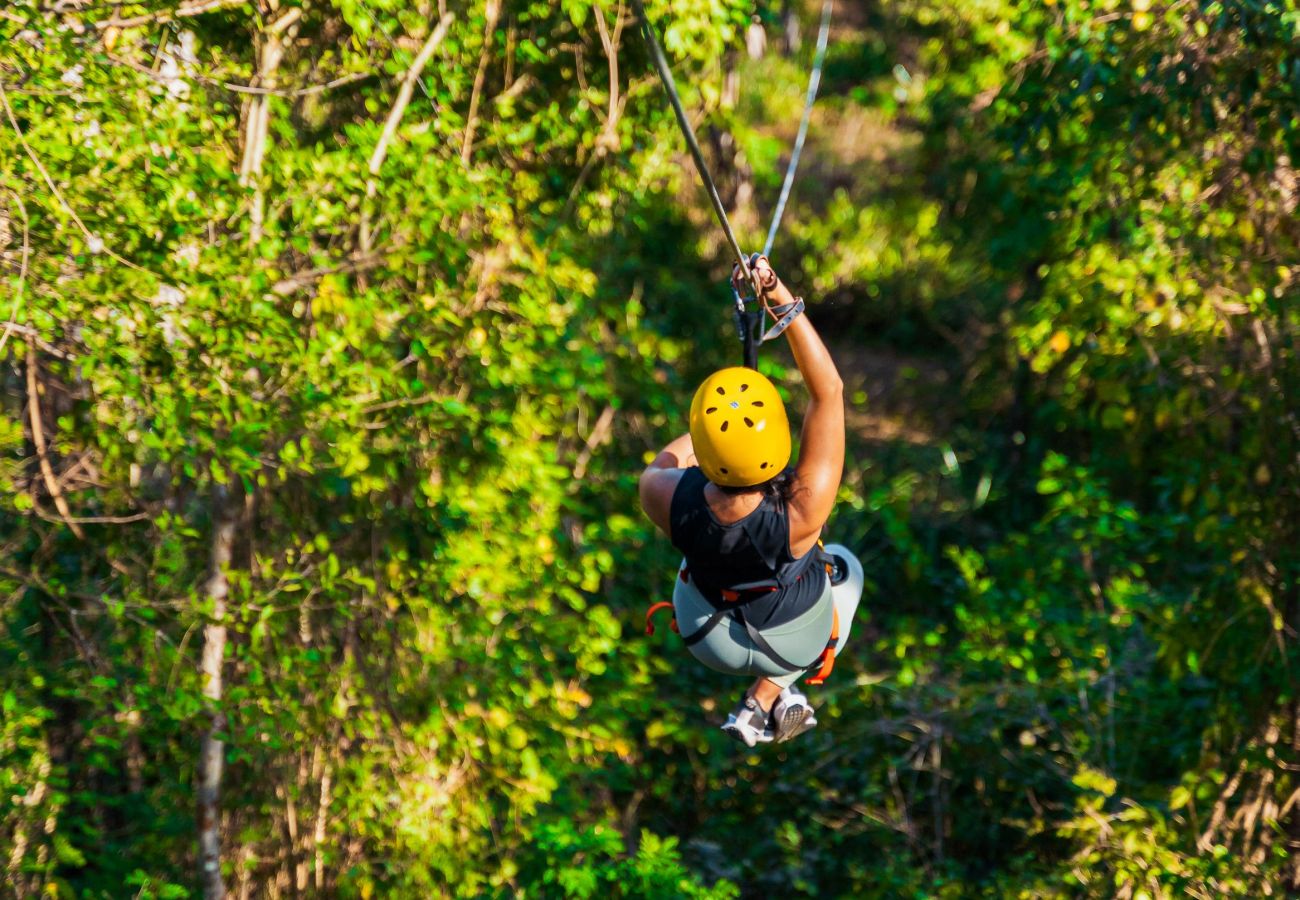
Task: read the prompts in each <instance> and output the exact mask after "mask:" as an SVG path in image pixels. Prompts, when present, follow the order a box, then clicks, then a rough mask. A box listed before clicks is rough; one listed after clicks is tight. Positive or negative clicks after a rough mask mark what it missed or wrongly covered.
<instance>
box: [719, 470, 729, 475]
mask: <svg viewBox="0 0 1300 900" xmlns="http://www.w3.org/2000/svg"><path fill="white" fill-rule="evenodd" d="M720 471H721V472H722V474H723V475H730V474H731V473H730V472H728V471H727V470H726V469H722V470H720Z"/></svg>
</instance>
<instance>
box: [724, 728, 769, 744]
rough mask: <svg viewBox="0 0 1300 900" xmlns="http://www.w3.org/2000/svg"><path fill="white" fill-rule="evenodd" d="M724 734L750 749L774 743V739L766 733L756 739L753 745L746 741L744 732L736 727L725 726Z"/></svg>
mask: <svg viewBox="0 0 1300 900" xmlns="http://www.w3.org/2000/svg"><path fill="white" fill-rule="evenodd" d="M722 732H723V734H725V735H727V736H728V737H731V738H735V739H736V740H737V741H739V742H740V743H742V744H744V745H745V746H746V747H750V748H753V747H757V746H758V745H759V744H767V743H771V741H772V738H771V737H770V736H768V735H766V733H764V734H760V735H759V736H758V737H756V738H754V743H752V744H751V743H750V742H749V741H747V740H745V734H744V732H743V731H742V730H741V729H740V728H739V727H737V726H735V725H723V726H722Z"/></svg>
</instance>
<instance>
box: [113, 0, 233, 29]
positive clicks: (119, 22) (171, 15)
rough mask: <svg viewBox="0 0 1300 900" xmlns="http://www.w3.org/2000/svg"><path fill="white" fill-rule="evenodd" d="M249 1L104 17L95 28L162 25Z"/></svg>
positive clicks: (204, 2)
mask: <svg viewBox="0 0 1300 900" xmlns="http://www.w3.org/2000/svg"><path fill="white" fill-rule="evenodd" d="M248 3H249V0H201V2H199V3H190V4H187V5H185V6H181V7H178V8H176V9H167V10H162V11H161V12H156V13H151V14H149V15H144V16H133V17H132V18H129V19H117V18H113V19H104V20H102V21H99V22H96V23H95V28H97V29H99V30H100V31H104V30H107V29H109V28H136V27H138V26H140V25H161V24H163V23H165V22H170V21H172V20H173V19H184V18H188V17H190V16H201V15H203V14H204V13H209V12H214V11H216V10H219V9H225V8H226V7H230V6H247V5H248Z"/></svg>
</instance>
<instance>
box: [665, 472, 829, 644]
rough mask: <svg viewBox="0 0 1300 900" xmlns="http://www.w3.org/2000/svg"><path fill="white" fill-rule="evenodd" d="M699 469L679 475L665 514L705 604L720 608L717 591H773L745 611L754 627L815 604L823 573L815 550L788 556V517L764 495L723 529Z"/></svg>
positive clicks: (796, 614)
mask: <svg viewBox="0 0 1300 900" xmlns="http://www.w3.org/2000/svg"><path fill="white" fill-rule="evenodd" d="M708 484H709V479H708V478H706V477H705V476H704V473H703V472H701V471H700V469H699V467H697V466H692V467H691V468H689V469H687V470H686V471H685V472H683V473H682V478H681V481H679V482H677V489H676V490H675V491H674V492H673V502H672V506H671V508H670V512H669V525H670V527H671V530H672V541H673V546H674V547H676V548H677V549H678V550H680V551H681V552H682V555H683V556H685V557H686V565H687V567H688V568H689V569H690V574H691V581H693V582H694V583H695V586H696V587H698V588H699V589H700V593H702V594H703V595H704V597H705V599H707V600H708V601H709V602H710V603H713V604H714V605H715V606H721V605H722V604H723V600H722V590H723V589H724V588H725V589H728V590H744V589H745V588H747V587H754V586H763V587H768V586H771V587H775V588H776V590H774V591H772V592H771V593H769V594H763V595H762V596H760V597H758V598H757V599H755V600H753V601H752V602H750V603H748V604H747V605H746V606H745V617H746V618H747V619H749V621H750V622H752V623H753V624H754V626H755V627H757V628H764V627H767V628H771V627H775V626H777V625H783V624H785V623H786V622H789V621H791V620H792V619H796V618H798V617H799V616H800V615H801V614H802V613H805V612H807V611H808V610H810V609H812V608H813V607H814V606H816V605H817V601H818V600H819V599H820V598H821V595H822V592H823V591H824V590H825V588H826V569H825V568H824V567H823V566H820V565H818V564H817V558H818V557H817V553H816V549H815V548H814V549H813V550H811V551H809V552H808V553H805V554H804V555H803V556H802V557H800V558H799V559H795V558H794V557H793V556H792V555H791V554H790V518H789V515H788V514H787V512H786V507H785V503H784V501H782V500H781V498H779V497H768V496H765V497H763V499H762V500H761V501H759V504H758V506H757V507H756V508H755V509H754V511H753V512H751V513H750V514H749V515H747V516H745V517H744V518H743V519H741V520H740V521H738V522H733V523H732V524H730V525H723V524H722V523H721V522H719V521H718V520H717V519H716V518H715V517H714V515H713V511H712V510H710V509H709V503H708V501H707V500H706V499H705V498H704V488H705V487H707V486H708Z"/></svg>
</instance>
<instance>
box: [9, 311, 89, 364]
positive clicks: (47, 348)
mask: <svg viewBox="0 0 1300 900" xmlns="http://www.w3.org/2000/svg"><path fill="white" fill-rule="evenodd" d="M5 330H6V331H12V332H13V333H14V334H19V335H22V336H23V337H25V338H27V339H29V340H31V341H34V342H35V343H36V347H37V349H39V350H40V351H41V352H42V353H48V354H49V355H50V356H53V357H56V358H57V359H62V360H65V361H66V360H70V359H73V358H74V357H73V356H72V354H71V353H67V352H65V351H63V350H60V349H59V348H58V347H56V346H54V345H53V344H51V343H49V342H48V341H46V340H44V339H43V338H42V337H41V336H40V333H39V332H38V331H37V330H36V329H35V328H32V327H30V326H27V325H19V324H18V323H17V322H12V321H11V322H6V323H5Z"/></svg>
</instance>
